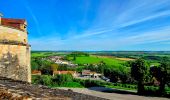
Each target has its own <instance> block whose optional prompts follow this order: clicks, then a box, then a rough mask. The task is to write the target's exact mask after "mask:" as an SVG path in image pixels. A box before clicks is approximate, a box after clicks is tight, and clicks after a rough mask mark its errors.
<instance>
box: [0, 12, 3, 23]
mask: <svg viewBox="0 0 170 100" xmlns="http://www.w3.org/2000/svg"><path fill="white" fill-rule="evenodd" d="M2 16H3V15H2V14H1V13H0V25H1V17H2Z"/></svg>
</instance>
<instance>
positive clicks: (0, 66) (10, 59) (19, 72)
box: [0, 52, 26, 80]
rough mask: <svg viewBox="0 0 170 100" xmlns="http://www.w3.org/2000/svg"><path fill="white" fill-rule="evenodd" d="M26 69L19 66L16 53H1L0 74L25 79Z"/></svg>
mask: <svg viewBox="0 0 170 100" xmlns="http://www.w3.org/2000/svg"><path fill="white" fill-rule="evenodd" d="M24 73H26V69H24V67H21V66H20V64H19V59H18V56H17V55H13V54H11V53H10V52H8V53H6V54H3V55H2V57H1V58H0V76H2V77H7V78H12V79H16V80H17V79H21V80H24V79H26V75H24Z"/></svg>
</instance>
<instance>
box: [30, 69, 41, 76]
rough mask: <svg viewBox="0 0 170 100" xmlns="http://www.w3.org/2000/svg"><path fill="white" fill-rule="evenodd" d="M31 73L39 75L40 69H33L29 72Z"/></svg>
mask: <svg viewBox="0 0 170 100" xmlns="http://www.w3.org/2000/svg"><path fill="white" fill-rule="evenodd" d="M31 74H32V75H41V71H39V70H33V71H32V72H31Z"/></svg>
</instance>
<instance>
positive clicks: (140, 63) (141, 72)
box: [131, 59, 148, 94]
mask: <svg viewBox="0 0 170 100" xmlns="http://www.w3.org/2000/svg"><path fill="white" fill-rule="evenodd" d="M147 72H148V70H147V64H146V62H145V60H143V59H137V60H135V61H134V62H132V64H131V76H132V77H133V78H134V79H135V80H136V81H137V82H138V84H137V85H138V94H143V93H144V81H145V78H146V75H147Z"/></svg>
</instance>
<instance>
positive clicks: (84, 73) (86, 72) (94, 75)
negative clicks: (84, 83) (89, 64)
mask: <svg viewBox="0 0 170 100" xmlns="http://www.w3.org/2000/svg"><path fill="white" fill-rule="evenodd" d="M81 75H82V77H88V78H100V77H101V76H102V74H100V73H96V72H93V71H90V70H83V71H82V74H81Z"/></svg>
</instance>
